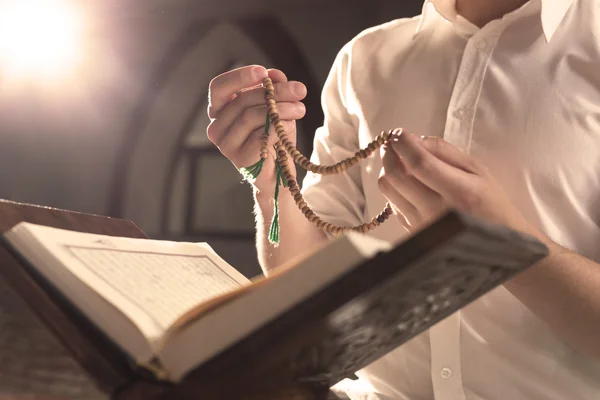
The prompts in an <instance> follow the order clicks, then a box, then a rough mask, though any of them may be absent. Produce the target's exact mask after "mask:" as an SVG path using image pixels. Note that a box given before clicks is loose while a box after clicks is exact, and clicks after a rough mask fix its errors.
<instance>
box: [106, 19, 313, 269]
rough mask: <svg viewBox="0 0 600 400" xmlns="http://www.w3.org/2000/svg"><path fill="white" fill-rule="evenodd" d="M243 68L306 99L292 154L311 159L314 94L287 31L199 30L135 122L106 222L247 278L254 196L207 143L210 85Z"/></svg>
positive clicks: (274, 25)
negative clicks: (301, 89)
mask: <svg viewBox="0 0 600 400" xmlns="http://www.w3.org/2000/svg"><path fill="white" fill-rule="evenodd" d="M267 39H268V40H267ZM267 43H268V45H267ZM263 44H265V45H263ZM247 64H260V65H265V66H272V67H275V68H280V69H282V70H284V71H285V72H286V74H288V75H289V76H290V78H291V79H294V80H300V81H302V82H304V83H305V84H306V85H307V86H308V89H309V90H308V92H309V93H310V94H311V95H312V97H310V98H307V100H306V103H307V109H308V110H309V113H308V115H307V117H306V118H305V119H304V120H302V121H301V123H299V124H298V131H299V133H300V134H299V135H298V137H299V138H303V139H304V140H303V141H302V142H300V143H298V146H299V147H300V148H301V150H302V151H303V152H305V153H310V151H311V148H312V138H313V135H314V130H315V129H316V128H317V127H318V125H320V124H321V123H322V114H321V112H320V111H319V110H320V104H319V90H318V88H317V87H316V86H317V85H316V84H315V82H314V79H313V78H312V74H311V73H309V70H308V67H307V65H306V62H305V61H304V59H303V56H302V54H301V52H300V51H299V50H298V48H297V46H296V45H295V43H294V40H293V39H292V38H291V36H289V35H288V33H287V32H286V30H285V28H284V27H282V26H281V25H280V24H279V23H278V22H277V20H275V19H271V18H253V19H245V20H240V21H235V22H223V23H211V24H207V23H206V22H203V23H202V25H194V26H191V27H190V28H189V29H188V30H187V31H186V32H185V33H184V34H183V35H182V37H181V40H180V42H179V43H177V44H176V45H175V46H174V48H173V49H171V50H170V52H169V54H167V55H166V56H165V59H164V63H163V65H162V66H161V68H159V70H158V72H157V74H156V77H155V80H154V81H153V82H152V83H151V85H150V88H149V91H148V94H147V95H146V96H145V98H144V101H143V102H142V104H141V105H140V108H139V110H138V112H137V113H134V117H133V118H132V122H131V126H130V129H129V132H128V133H127V135H126V142H125V143H124V146H123V152H122V154H121V156H120V160H119V164H118V165H117V166H116V175H115V186H114V191H113V196H112V205H111V206H112V210H111V214H112V215H114V216H118V217H122V218H127V219H131V220H133V221H134V222H136V223H137V224H138V225H139V226H140V227H141V228H142V229H143V230H144V231H145V232H146V233H147V234H148V235H149V236H150V237H153V238H161V239H170V240H176V241H206V242H209V244H211V245H212V246H213V247H214V248H215V250H216V251H217V252H218V253H219V254H220V255H221V256H222V257H223V258H225V259H226V260H227V261H228V262H230V263H231V264H232V265H234V266H235V267H236V268H238V269H240V271H241V272H242V273H245V274H246V275H248V276H253V275H256V274H257V273H259V272H260V271H259V269H258V262H257V261H256V252H255V239H254V238H255V230H254V214H253V203H252V193H251V188H250V187H249V185H248V184H245V183H243V182H242V179H241V175H240V174H239V173H238V171H237V170H236V169H235V168H234V166H233V165H232V164H231V163H230V162H229V161H228V160H227V159H226V158H225V157H223V156H222V155H221V154H220V152H219V151H218V149H217V148H216V147H215V146H214V145H213V144H212V143H210V142H209V141H208V139H207V137H206V128H207V126H208V124H209V122H210V121H209V119H208V117H207V115H206V108H207V106H208V104H207V101H208V98H207V91H208V83H209V82H210V80H211V79H212V78H213V77H214V76H216V75H218V74H220V73H222V72H224V71H226V70H229V69H231V68H235V67H237V66H241V65H247ZM300 178H301V177H300Z"/></svg>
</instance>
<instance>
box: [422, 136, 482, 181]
mask: <svg viewBox="0 0 600 400" xmlns="http://www.w3.org/2000/svg"><path fill="white" fill-rule="evenodd" d="M421 146H423V147H424V148H425V149H426V150H427V151H429V152H430V153H431V154H433V155H434V156H436V157H437V158H439V159H440V160H442V161H444V162H446V163H448V164H450V165H452V166H454V167H456V168H460V169H462V170H463V171H466V172H470V173H472V174H480V173H482V172H483V171H484V170H485V167H483V165H481V164H480V163H479V162H478V161H477V160H476V159H475V158H474V157H472V156H470V155H469V154H467V153H465V152H463V151H462V150H460V149H459V148H458V147H456V146H453V145H452V144H450V143H448V142H447V141H445V140H444V139H442V138H439V137H435V136H425V137H423V138H422V139H421Z"/></svg>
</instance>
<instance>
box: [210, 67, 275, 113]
mask: <svg viewBox="0 0 600 400" xmlns="http://www.w3.org/2000/svg"><path fill="white" fill-rule="evenodd" d="M267 74H268V72H267V69H266V68H265V67H261V66H260V65H250V66H246V67H241V68H237V69H234V70H231V71H228V72H225V73H223V74H221V75H219V76H217V77H216V78H214V79H213V80H212V81H211V82H210V85H209V88H208V102H209V104H208V116H209V117H210V118H211V119H212V118H216V116H217V114H218V113H219V112H220V111H221V110H222V109H223V108H224V107H225V105H226V104H227V103H229V101H231V100H232V99H233V98H234V96H235V94H236V93H237V92H240V91H241V90H243V89H247V88H250V87H254V86H257V85H260V84H261V83H262V81H263V79H265V78H266V77H267Z"/></svg>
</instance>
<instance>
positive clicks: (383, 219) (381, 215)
mask: <svg viewBox="0 0 600 400" xmlns="http://www.w3.org/2000/svg"><path fill="white" fill-rule="evenodd" d="M377 222H379V223H380V224H383V223H384V222H385V218H384V217H383V214H379V215H378V216H377Z"/></svg>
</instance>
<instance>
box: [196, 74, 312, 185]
mask: <svg viewBox="0 0 600 400" xmlns="http://www.w3.org/2000/svg"><path fill="white" fill-rule="evenodd" d="M267 76H269V77H270V78H271V80H272V81H273V84H274V86H275V100H276V101H277V108H278V110H279V117H280V119H281V121H282V122H283V125H284V127H285V130H286V132H287V134H288V137H289V139H290V140H291V141H292V142H294V143H295V142H296V122H295V121H296V120H297V119H300V118H302V117H304V114H305V113H306V109H305V107H304V104H303V103H301V100H302V99H304V97H305V96H306V87H305V86H304V85H303V84H302V83H300V82H290V81H288V80H287V77H286V76H285V74H284V73H283V72H281V71H279V70H276V69H270V70H267V69H266V68H264V67H262V66H257V65H250V66H246V67H241V68H237V69H234V70H232V71H228V72H225V73H223V74H221V75H219V76H217V77H216V78H214V79H213V80H212V81H211V82H210V86H209V106H208V116H209V118H210V119H211V123H210V125H209V126H208V128H207V135H208V138H209V140H210V141H211V142H212V143H214V144H215V145H216V146H217V147H218V148H219V150H220V151H221V153H222V154H223V155H224V156H225V157H227V158H228V159H229V160H230V161H231V162H232V163H233V164H234V165H235V166H236V168H238V169H240V168H243V167H249V166H251V165H253V164H254V163H256V162H257V161H259V160H260V147H261V137H262V134H263V133H264V130H265V123H266V115H267V106H266V102H265V92H264V90H265V89H264V88H263V87H262V86H260V85H261V84H262V82H263V80H264V79H265V78H266V77H267ZM276 142H277V135H276V133H275V130H274V127H273V126H271V130H270V135H269V146H268V150H269V158H268V159H267V160H266V161H265V163H264V165H263V168H262V171H261V173H260V175H259V177H258V179H257V180H256V182H255V183H254V185H255V187H256V188H257V189H258V190H260V191H261V192H267V193H270V192H272V191H274V189H275V151H274V149H273V145H274V144H275V143H276ZM290 161H291V159H290ZM290 167H291V168H292V171H293V172H295V168H294V166H293V162H290Z"/></svg>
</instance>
